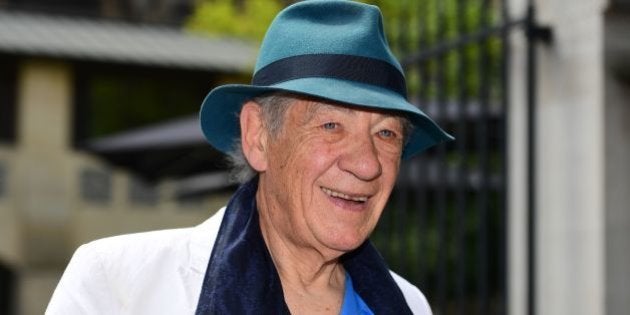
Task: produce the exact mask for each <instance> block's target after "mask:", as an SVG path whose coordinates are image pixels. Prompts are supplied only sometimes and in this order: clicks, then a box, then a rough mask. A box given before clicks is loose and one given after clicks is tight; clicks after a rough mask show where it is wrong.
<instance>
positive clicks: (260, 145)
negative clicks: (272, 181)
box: [239, 101, 268, 172]
mask: <svg viewBox="0 0 630 315" xmlns="http://www.w3.org/2000/svg"><path fill="white" fill-rule="evenodd" d="M239 119H240V124H241V145H242V146H243V154H245V158H246V159H247V162H249V165H251V167H252V168H253V169H255V170H256V171H258V172H264V171H265V170H267V136H268V135H267V131H266V129H265V127H264V125H263V117H262V112H261V109H260V106H259V105H258V104H256V103H254V102H253V101H248V102H247V103H245V104H244V105H243V108H242V109H241V114H240V115H239Z"/></svg>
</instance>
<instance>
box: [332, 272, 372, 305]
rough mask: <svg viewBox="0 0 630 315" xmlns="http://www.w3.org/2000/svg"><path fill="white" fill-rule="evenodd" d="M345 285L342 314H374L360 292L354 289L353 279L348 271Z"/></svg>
mask: <svg viewBox="0 0 630 315" xmlns="http://www.w3.org/2000/svg"><path fill="white" fill-rule="evenodd" d="M345 286H346V288H345V292H344V295H343V304H342V305H341V313H340V315H374V313H372V311H371V310H370V308H369V307H368V306H367V305H366V304H365V302H363V299H361V297H360V296H359V294H357V292H356V291H354V288H353V287H352V279H350V275H349V274H348V273H347V272H346V284H345Z"/></svg>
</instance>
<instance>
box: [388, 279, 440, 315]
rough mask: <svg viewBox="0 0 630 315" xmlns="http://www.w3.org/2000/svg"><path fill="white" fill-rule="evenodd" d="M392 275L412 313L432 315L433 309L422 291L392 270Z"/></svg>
mask: <svg viewBox="0 0 630 315" xmlns="http://www.w3.org/2000/svg"><path fill="white" fill-rule="evenodd" d="M390 274H391V275H392V277H393V278H394V281H396V284H397V285H398V287H399V288H400V290H401V291H402V293H403V295H404V297H405V300H406V301H407V305H409V308H410V309H411V311H412V312H413V313H414V314H416V315H431V314H432V313H431V307H430V306H429V302H427V299H426V297H425V296H424V294H422V292H421V291H420V289H418V288H417V287H416V286H415V285H413V284H411V283H410V282H409V281H407V280H406V279H405V278H403V277H401V276H399V275H398V274H397V273H395V272H393V271H391V270H390Z"/></svg>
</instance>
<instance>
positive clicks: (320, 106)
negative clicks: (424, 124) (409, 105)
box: [304, 100, 406, 132]
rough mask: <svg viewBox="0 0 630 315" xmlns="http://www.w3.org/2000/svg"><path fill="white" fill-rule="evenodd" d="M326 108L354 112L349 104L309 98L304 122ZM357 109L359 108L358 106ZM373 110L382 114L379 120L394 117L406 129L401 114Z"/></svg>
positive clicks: (348, 112)
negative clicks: (336, 103)
mask: <svg viewBox="0 0 630 315" xmlns="http://www.w3.org/2000/svg"><path fill="white" fill-rule="evenodd" d="M327 110H330V111H338V112H343V113H346V114H351V115H353V114H355V113H356V110H355V109H353V108H352V107H350V106H343V105H335V104H328V103H323V102H320V101H316V100H311V101H309V108H308V109H307V115H306V117H305V119H304V122H309V121H311V120H312V119H313V118H314V117H315V115H316V114H317V113H319V112H322V111H327ZM358 110H361V108H360V107H359V108H358ZM363 110H367V111H370V109H369V108H367V109H363ZM373 111H374V112H379V113H381V115H382V116H383V118H382V119H381V120H386V119H389V118H393V119H396V120H398V121H399V122H400V124H401V127H402V129H403V130H404V129H406V128H405V123H404V121H405V120H406V118H404V117H403V116H400V115H396V114H393V113H387V112H381V111H378V110H373ZM403 132H404V131H403Z"/></svg>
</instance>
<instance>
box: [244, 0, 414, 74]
mask: <svg viewBox="0 0 630 315" xmlns="http://www.w3.org/2000/svg"><path fill="white" fill-rule="evenodd" d="M382 21H383V20H382V16H381V12H380V10H379V9H378V7H376V6H372V5H367V4H363V3H356V2H352V1H346V0H310V1H303V2H299V3H296V4H294V5H291V6H289V7H287V8H286V9H284V10H283V11H282V12H280V13H279V14H278V16H277V17H276V18H275V19H274V21H273V22H272V23H271V25H270V27H269V29H268V30H267V33H266V35H265V38H264V40H263V42H262V45H261V48H260V53H259V55H258V60H257V62H256V67H255V72H256V71H258V70H260V69H261V68H263V67H265V66H267V65H269V64H271V63H273V62H275V61H278V60H281V59H284V58H289V57H294V56H300V55H313V54H340V55H350V56H361V57H368V58H374V59H378V60H382V61H385V62H387V63H389V64H390V65H392V66H394V67H395V68H396V69H398V71H400V73H403V71H402V68H401V67H400V64H399V63H398V61H397V60H396V58H395V57H394V55H393V54H392V52H391V51H390V49H389V46H388V44H387V39H386V38H385V34H384V31H383V22H382Z"/></svg>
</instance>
